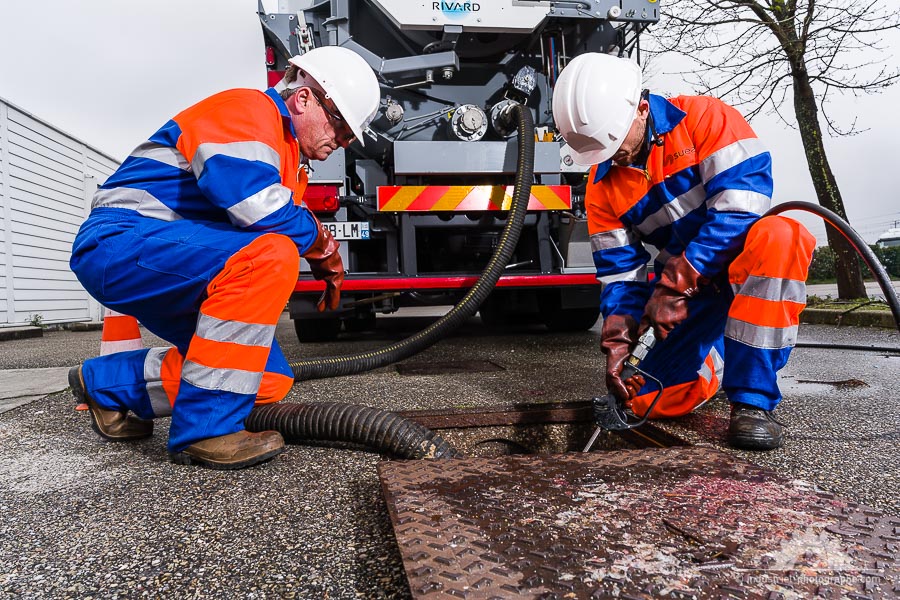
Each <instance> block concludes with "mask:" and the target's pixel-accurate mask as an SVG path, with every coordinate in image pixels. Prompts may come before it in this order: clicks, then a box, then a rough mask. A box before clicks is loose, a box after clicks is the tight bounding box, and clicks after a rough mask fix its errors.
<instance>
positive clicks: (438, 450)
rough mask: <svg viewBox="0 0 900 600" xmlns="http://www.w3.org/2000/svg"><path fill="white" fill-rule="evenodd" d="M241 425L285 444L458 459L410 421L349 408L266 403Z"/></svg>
mask: <svg viewBox="0 0 900 600" xmlns="http://www.w3.org/2000/svg"><path fill="white" fill-rule="evenodd" d="M245 427H246V428H247V430H248V431H265V430H275V431H278V432H280V433H281V435H283V436H284V438H285V440H287V441H309V440H316V441H320V442H350V443H354V444H361V445H363V446H366V447H367V448H373V449H376V450H379V451H382V452H385V453H387V454H391V455H393V456H398V457H401V458H416V459H419V458H453V457H456V456H459V453H458V452H457V451H456V450H454V449H453V447H452V446H450V444H448V443H447V442H446V441H444V440H443V439H441V438H440V437H439V436H438V435H436V434H435V433H434V432H432V431H431V430H429V429H427V428H425V427H423V426H422V425H419V424H418V423H416V422H414V421H410V420H409V419H406V418H404V417H401V416H400V415H398V414H395V413H391V412H387V411H383V410H378V409H376V408H370V407H368V406H357V405H354V404H332V403H321V404H280V403H279V404H267V405H265V406H260V407H258V408H254V409H253V411H252V412H251V413H250V416H249V417H247V420H246V421H245Z"/></svg>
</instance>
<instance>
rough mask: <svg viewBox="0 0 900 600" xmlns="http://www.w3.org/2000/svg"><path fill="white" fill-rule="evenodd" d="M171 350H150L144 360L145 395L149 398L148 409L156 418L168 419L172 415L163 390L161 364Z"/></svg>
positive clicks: (170, 404)
mask: <svg viewBox="0 0 900 600" xmlns="http://www.w3.org/2000/svg"><path fill="white" fill-rule="evenodd" d="M169 350H171V348H150V351H149V352H147V357H146V358H145V359H144V381H145V382H146V383H147V395H148V396H150V408H152V409H153V414H154V415H156V416H157V417H168V416H170V415H171V414H172V403H171V402H169V397H168V396H167V395H166V390H164V389H163V382H162V362H163V359H164V358H165V357H166V354H167V353H168V352H169Z"/></svg>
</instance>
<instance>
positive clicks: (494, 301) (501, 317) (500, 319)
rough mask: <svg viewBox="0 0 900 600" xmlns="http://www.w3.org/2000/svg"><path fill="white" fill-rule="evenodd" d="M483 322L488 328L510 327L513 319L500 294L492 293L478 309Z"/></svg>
mask: <svg viewBox="0 0 900 600" xmlns="http://www.w3.org/2000/svg"><path fill="white" fill-rule="evenodd" d="M478 316H480V317H481V323H482V324H483V325H484V326H485V327H486V328H488V329H491V330H498V329H506V328H507V327H509V325H510V322H511V319H510V316H509V313H507V312H506V310H505V306H504V304H503V302H502V298H501V297H500V295H499V294H498V295H494V294H492V295H490V296H488V297H487V299H485V301H484V302H483V303H482V304H481V306H480V307H479V309H478Z"/></svg>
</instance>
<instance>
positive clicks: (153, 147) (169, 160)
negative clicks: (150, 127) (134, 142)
mask: <svg viewBox="0 0 900 600" xmlns="http://www.w3.org/2000/svg"><path fill="white" fill-rule="evenodd" d="M131 156H133V157H135V158H149V159H150V160H155V161H156V162H161V163H163V164H166V165H169V166H170V167H175V168H176V169H181V170H182V171H190V170H191V164H190V163H189V162H188V161H187V159H186V158H185V157H184V155H183V154H182V153H181V152H179V151H178V149H177V148H172V147H170V146H163V145H160V144H157V143H155V142H151V141H146V142H144V143H143V144H141V145H140V146H138V147H137V148H135V149H134V152H132V153H131Z"/></svg>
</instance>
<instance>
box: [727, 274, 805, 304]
mask: <svg viewBox="0 0 900 600" xmlns="http://www.w3.org/2000/svg"><path fill="white" fill-rule="evenodd" d="M731 288H732V289H733V290H734V295H735V296H737V295H738V294H740V295H741V296H750V297H752V298H761V299H763V300H772V301H774V302H780V301H781V302H797V303H798V304H806V282H805V281H797V280H796V279H780V278H778V277H761V276H759V275H751V276H750V277H748V278H747V281H745V282H744V283H732V284H731Z"/></svg>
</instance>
